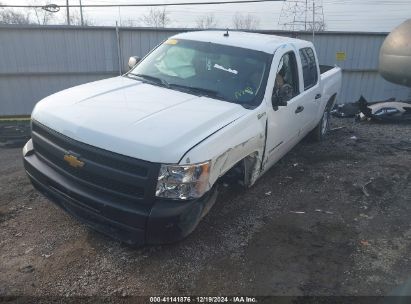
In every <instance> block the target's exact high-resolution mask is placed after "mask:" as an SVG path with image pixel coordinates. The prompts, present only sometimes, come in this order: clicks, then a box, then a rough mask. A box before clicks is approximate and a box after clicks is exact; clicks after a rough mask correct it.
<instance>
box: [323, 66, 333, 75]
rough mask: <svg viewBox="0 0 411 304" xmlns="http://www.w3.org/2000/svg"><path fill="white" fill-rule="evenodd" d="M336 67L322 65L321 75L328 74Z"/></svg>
mask: <svg viewBox="0 0 411 304" xmlns="http://www.w3.org/2000/svg"><path fill="white" fill-rule="evenodd" d="M333 68H334V67H333V66H332V65H325V64H320V73H321V74H324V73H325V72H328V71H329V70H332V69H333Z"/></svg>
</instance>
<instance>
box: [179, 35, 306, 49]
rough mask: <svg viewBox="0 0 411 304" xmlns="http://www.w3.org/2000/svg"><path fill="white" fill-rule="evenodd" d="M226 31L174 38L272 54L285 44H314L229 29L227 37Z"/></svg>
mask: <svg viewBox="0 0 411 304" xmlns="http://www.w3.org/2000/svg"><path fill="white" fill-rule="evenodd" d="M225 33H226V31H222V30H212V31H195V32H187V33H181V34H177V35H175V36H173V37H172V38H175V39H187V40H197V41H203V42H212V43H217V44H223V45H229V46H235V47H241V48H246V49H252V50H257V51H262V52H265V53H270V54H272V53H273V52H274V51H275V50H276V49H277V48H278V47H280V46H281V45H284V44H293V45H294V46H295V47H297V48H302V47H307V46H312V43H311V42H309V41H305V40H300V39H293V38H289V37H283V36H276V35H267V34H258V33H249V32H239V31H230V30H228V33H229V35H228V37H226V36H224V34H225Z"/></svg>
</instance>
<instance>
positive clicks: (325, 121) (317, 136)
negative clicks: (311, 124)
mask: <svg viewBox="0 0 411 304" xmlns="http://www.w3.org/2000/svg"><path fill="white" fill-rule="evenodd" d="M329 123H330V107H329V106H328V105H327V106H326V107H325V110H324V113H323V116H322V117H321V120H320V122H319V123H318V125H317V126H316V127H315V128H314V129H313V130H312V131H311V133H310V139H311V140H313V141H316V142H321V141H323V140H324V139H325V137H326V135H327V133H328V130H329Z"/></svg>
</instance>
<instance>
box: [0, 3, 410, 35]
mask: <svg viewBox="0 0 411 304" xmlns="http://www.w3.org/2000/svg"><path fill="white" fill-rule="evenodd" d="M46 1H47V0H44V1H41V0H0V2H2V3H3V4H33V3H36V4H44V3H45V2H46ZM69 1H70V4H78V3H79V0H69ZM196 1H201V0H120V1H114V0H82V4H83V5H84V4H119V3H164V2H168V3H172V2H196ZM209 1H213V0H209ZM293 1H295V0H293ZM50 2H51V3H55V4H65V0H50ZM320 2H321V1H316V3H320ZM322 2H323V9H324V19H325V23H326V26H327V30H332V31H374V32H375V31H377V32H378V31H384V32H385V31H386V32H389V31H391V30H392V29H393V28H394V27H395V26H397V25H399V24H400V23H402V22H403V21H405V20H406V19H409V18H411V0H323V1H322ZM282 6H283V2H265V3H247V4H224V5H205V6H178V7H168V8H167V12H168V13H169V17H170V20H171V21H170V23H169V25H168V26H169V27H195V25H196V20H197V19H198V18H199V17H200V16H203V15H209V14H214V16H215V19H216V20H217V22H218V26H219V27H221V28H225V27H230V26H232V18H233V15H234V14H235V13H236V12H239V13H243V14H248V13H249V14H252V15H254V16H255V17H256V18H258V19H259V20H260V23H259V28H261V29H282V25H281V24H279V18H280V13H281V8H282ZM147 10H148V8H129V7H126V8H125V7H123V8H120V9H119V8H85V9H84V13H85V15H86V16H87V18H89V19H91V20H92V21H93V22H94V23H95V24H96V25H114V24H115V22H116V21H120V20H121V21H122V22H123V23H126V22H129V21H130V20H131V21H133V22H134V23H135V24H136V25H138V22H139V19H140V17H141V16H142V15H143V14H144V13H146V12H147ZM73 11H75V9H73ZM56 17H57V18H58V19H59V20H60V22H63V21H64V12H60V13H58V14H56Z"/></svg>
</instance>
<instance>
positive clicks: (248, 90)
mask: <svg viewBox="0 0 411 304" xmlns="http://www.w3.org/2000/svg"><path fill="white" fill-rule="evenodd" d="M245 94H250V95H254V91H253V89H252V88H250V87H246V88H245V89H244V90H241V91H237V92H235V93H234V96H235V98H236V99H239V98H240V97H241V96H243V95H245Z"/></svg>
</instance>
